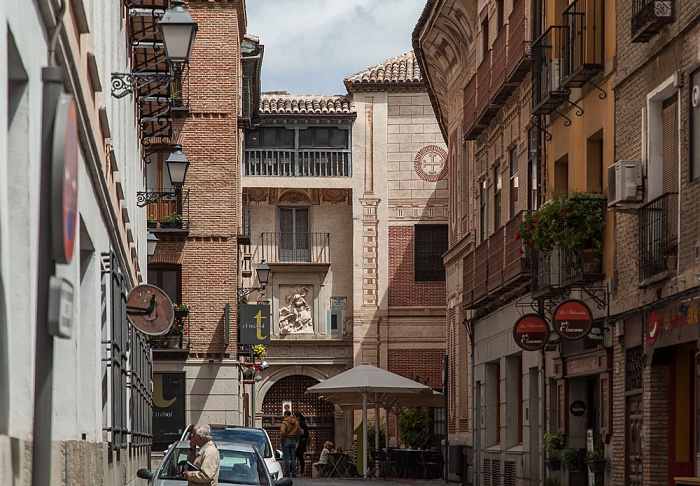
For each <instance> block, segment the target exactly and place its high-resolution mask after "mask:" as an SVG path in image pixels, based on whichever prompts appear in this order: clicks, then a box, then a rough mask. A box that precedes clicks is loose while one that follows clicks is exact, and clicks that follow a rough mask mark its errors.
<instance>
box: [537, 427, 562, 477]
mask: <svg viewBox="0 0 700 486" xmlns="http://www.w3.org/2000/svg"><path fill="white" fill-rule="evenodd" d="M565 446H566V437H564V436H563V435H562V434H556V433H554V434H544V438H543V440H542V449H544V452H545V454H546V458H545V463H546V464H547V467H548V468H549V469H550V470H551V471H558V470H559V469H561V451H562V450H563V449H564V447H565Z"/></svg>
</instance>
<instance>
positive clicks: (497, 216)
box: [493, 164, 503, 230]
mask: <svg viewBox="0 0 700 486" xmlns="http://www.w3.org/2000/svg"><path fill="white" fill-rule="evenodd" d="M493 179H494V184H495V186H496V188H495V189H494V192H493V228H494V230H497V229H500V227H501V188H502V187H503V176H502V174H501V164H498V165H496V167H494V168H493Z"/></svg>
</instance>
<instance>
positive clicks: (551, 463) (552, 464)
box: [544, 459, 561, 471]
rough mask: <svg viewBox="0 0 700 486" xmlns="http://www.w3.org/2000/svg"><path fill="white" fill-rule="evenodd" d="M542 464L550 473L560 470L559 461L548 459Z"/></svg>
mask: <svg viewBox="0 0 700 486" xmlns="http://www.w3.org/2000/svg"><path fill="white" fill-rule="evenodd" d="M544 463H545V464H546V465H547V469H549V470H550V471H558V470H560V469H561V459H549V460H546V461H544Z"/></svg>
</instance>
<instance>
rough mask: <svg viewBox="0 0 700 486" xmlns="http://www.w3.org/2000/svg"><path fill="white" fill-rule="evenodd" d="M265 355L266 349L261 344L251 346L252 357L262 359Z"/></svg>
mask: <svg viewBox="0 0 700 486" xmlns="http://www.w3.org/2000/svg"><path fill="white" fill-rule="evenodd" d="M266 355H267V349H265V346H263V345H262V344H255V345H254V346H253V356H255V357H256V358H264V357H265V356H266Z"/></svg>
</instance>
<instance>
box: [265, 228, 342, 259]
mask: <svg viewBox="0 0 700 486" xmlns="http://www.w3.org/2000/svg"><path fill="white" fill-rule="evenodd" d="M262 258H263V259H265V261H267V262H268V263H330V261H331V234H330V233H308V232H293V233H292V232H277V233H263V234H262Z"/></svg>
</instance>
